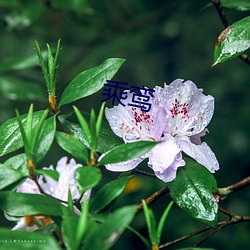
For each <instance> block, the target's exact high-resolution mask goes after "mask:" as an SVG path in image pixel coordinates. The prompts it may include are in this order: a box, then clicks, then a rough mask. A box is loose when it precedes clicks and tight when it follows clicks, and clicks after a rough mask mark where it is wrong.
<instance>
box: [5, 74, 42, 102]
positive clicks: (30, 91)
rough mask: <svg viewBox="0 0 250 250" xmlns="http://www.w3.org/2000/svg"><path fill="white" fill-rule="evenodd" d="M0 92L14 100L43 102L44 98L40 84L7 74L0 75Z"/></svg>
mask: <svg viewBox="0 0 250 250" xmlns="http://www.w3.org/2000/svg"><path fill="white" fill-rule="evenodd" d="M0 93H2V95H3V96H5V97H6V98H8V99H10V100H15V101H25V102H27V101H40V102H43V101H45V100H46V98H45V95H44V90H43V88H42V87H41V86H40V85H38V84H35V83H31V82H27V81H23V80H20V79H16V78H14V77H9V76H8V77H7V76H1V77H0Z"/></svg>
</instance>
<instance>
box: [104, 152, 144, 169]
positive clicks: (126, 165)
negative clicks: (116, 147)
mask: <svg viewBox="0 0 250 250" xmlns="http://www.w3.org/2000/svg"><path fill="white" fill-rule="evenodd" d="M145 158H146V157H142V156H141V157H139V158H136V159H133V160H130V161H124V162H118V163H113V164H107V165H105V167H106V169H108V170H110V171H114V172H123V171H129V170H132V169H134V168H136V167H137V165H139V164H140V163H141V162H142V161H143V160H144V159H145Z"/></svg>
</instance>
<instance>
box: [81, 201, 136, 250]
mask: <svg viewBox="0 0 250 250" xmlns="http://www.w3.org/2000/svg"><path fill="white" fill-rule="evenodd" d="M136 209H137V207H136V206H127V207H123V208H120V209H117V210H116V211H115V212H114V213H112V214H110V215H109V216H108V218H107V219H106V220H105V221H104V223H103V224H101V225H98V226H96V227H93V228H92V230H91V231H90V233H89V235H88V237H87V239H86V244H85V245H84V248H83V249H84V250H89V249H102V250H106V249H109V248H110V247H111V246H112V245H113V244H114V243H115V242H116V241H117V239H118V238H119V237H120V235H121V234H122V233H123V231H124V230H125V229H126V227H127V226H128V225H129V224H130V222H131V221H132V220H133V218H134V216H135V212H136Z"/></svg>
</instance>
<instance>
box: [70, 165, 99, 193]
mask: <svg viewBox="0 0 250 250" xmlns="http://www.w3.org/2000/svg"><path fill="white" fill-rule="evenodd" d="M101 178H102V173H101V171H100V169H99V168H95V167H81V168H77V170H76V173H75V180H76V185H77V188H78V190H79V192H80V193H81V194H83V193H84V192H85V191H87V190H88V189H90V188H93V187H95V186H96V185H97V184H98V183H99V182H100V180H101Z"/></svg>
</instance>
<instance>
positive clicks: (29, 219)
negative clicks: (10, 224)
mask: <svg viewBox="0 0 250 250" xmlns="http://www.w3.org/2000/svg"><path fill="white" fill-rule="evenodd" d="M67 161H68V159H67V157H63V158H61V159H60V160H59V161H58V163H57V166H56V168H55V169H54V167H53V166H50V167H49V168H44V169H50V170H56V171H57V172H58V174H59V178H58V180H57V181H56V180H54V179H52V178H50V177H47V176H40V177H39V178H38V183H39V185H40V187H41V188H42V189H43V191H44V192H45V193H46V194H49V195H51V196H53V197H55V198H57V199H60V200H62V201H67V200H68V190H70V192H71V195H72V199H78V198H79V197H80V193H79V191H78V189H77V186H76V182H75V180H74V175H75V171H76V169H77V168H78V167H81V165H80V164H76V162H75V160H74V159H71V160H70V161H69V162H67ZM16 191H17V192H20V193H30V194H41V193H40V191H39V189H38V186H37V185H36V183H35V182H34V181H33V180H31V179H29V178H27V179H26V180H25V181H24V182H23V183H22V184H21V185H20V186H19V187H18V188H17V190H16ZM89 196H90V190H89V191H87V192H85V193H84V195H83V197H82V199H81V201H80V202H82V201H83V200H85V199H87V198H89ZM76 212H77V211H76ZM34 222H35V223H34ZM51 222H53V221H52V220H51V219H50V218H49V217H45V216H25V217H22V218H21V219H20V220H19V221H18V223H17V225H16V226H15V227H14V228H13V229H12V230H20V229H22V230H27V231H34V230H36V229H38V225H39V226H43V225H47V224H49V223H51Z"/></svg>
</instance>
